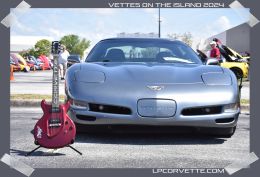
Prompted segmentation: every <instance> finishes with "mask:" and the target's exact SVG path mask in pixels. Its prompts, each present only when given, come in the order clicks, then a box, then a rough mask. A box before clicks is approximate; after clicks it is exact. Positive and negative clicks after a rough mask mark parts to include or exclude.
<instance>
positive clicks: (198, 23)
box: [11, 8, 249, 45]
mask: <svg viewBox="0 0 260 177" xmlns="http://www.w3.org/2000/svg"><path fill="white" fill-rule="evenodd" d="M12 12H13V22H12V25H11V37H14V36H48V37H50V38H52V39H54V40H59V39H60V38H61V37H62V36H64V35H68V34H76V35H78V36H80V37H82V38H86V39H88V40H90V41H91V44H92V45H94V44H95V43H96V42H98V41H99V40H101V39H104V38H109V37H116V36H117V34H118V33H121V32H125V33H136V32H140V33H151V32H153V33H158V9H155V8H130V9H129V8H128V9H126V8H124V9H123V8H107V9H101V8H97V9H90V8H77V9H76V8H75V9H72V8H71V9H70V8H63V9H62V8H57V9H53V8H51V9H48V8H30V9H29V10H28V11H26V12H23V13H21V12H19V11H12ZM248 14H249V10H248V9H241V10H240V13H239V14H237V13H236V12H235V11H233V10H232V9H230V8H211V9H208V8H203V9H201V8H162V9H161V20H162V22H161V36H162V37H167V35H168V34H173V33H184V32H190V33H191V34H192V35H193V37H194V40H195V41H196V40H197V41H199V40H200V39H206V38H208V37H210V36H212V35H215V34H218V33H221V32H223V31H225V30H227V29H230V28H232V27H235V26H237V25H239V24H242V23H245V22H247V21H248Z"/></svg>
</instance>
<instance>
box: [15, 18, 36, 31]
mask: <svg viewBox="0 0 260 177" xmlns="http://www.w3.org/2000/svg"><path fill="white" fill-rule="evenodd" d="M11 28H17V29H19V30H20V31H21V32H26V33H28V32H29V33H31V32H34V30H33V29H32V28H30V27H29V26H26V25H24V24H22V23H21V22H19V19H18V17H17V16H16V15H15V14H14V13H11Z"/></svg>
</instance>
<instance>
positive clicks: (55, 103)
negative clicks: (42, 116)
mask: <svg viewBox="0 0 260 177" xmlns="http://www.w3.org/2000/svg"><path fill="white" fill-rule="evenodd" d="M58 111H59V64H58V54H54V55H53V76H52V112H58Z"/></svg>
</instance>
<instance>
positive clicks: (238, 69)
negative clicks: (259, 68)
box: [220, 61, 249, 79]
mask: <svg viewBox="0 0 260 177" xmlns="http://www.w3.org/2000/svg"><path fill="white" fill-rule="evenodd" d="M220 66H222V67H224V68H229V69H230V70H232V71H233V72H234V74H235V75H236V77H237V78H238V79H240V78H247V77H248V70H249V66H248V64H247V63H246V62H227V61H224V62H223V63H220Z"/></svg>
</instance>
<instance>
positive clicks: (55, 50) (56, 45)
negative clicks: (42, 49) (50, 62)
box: [51, 41, 62, 54]
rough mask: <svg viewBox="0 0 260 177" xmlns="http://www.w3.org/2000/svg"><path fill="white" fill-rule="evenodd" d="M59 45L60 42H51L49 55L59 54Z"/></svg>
mask: <svg viewBox="0 0 260 177" xmlns="http://www.w3.org/2000/svg"><path fill="white" fill-rule="evenodd" d="M61 49H62V47H61V43H60V41H52V43H51V53H52V54H59V53H60V51H61Z"/></svg>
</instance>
